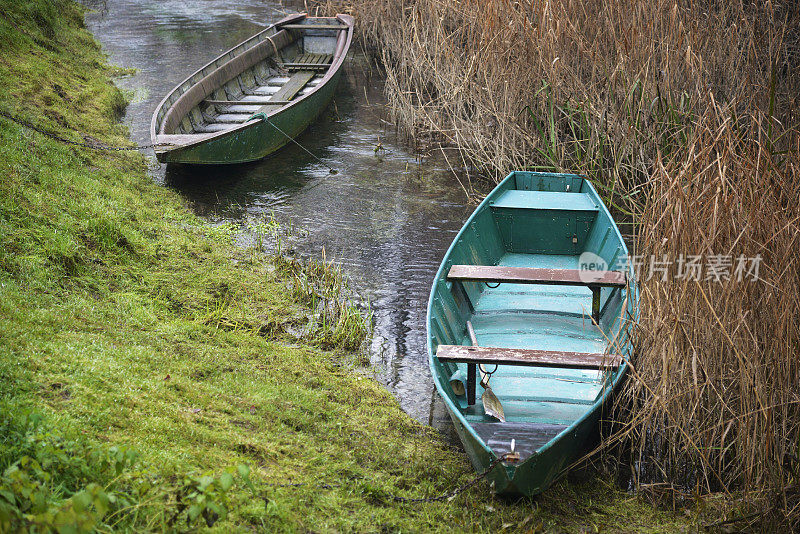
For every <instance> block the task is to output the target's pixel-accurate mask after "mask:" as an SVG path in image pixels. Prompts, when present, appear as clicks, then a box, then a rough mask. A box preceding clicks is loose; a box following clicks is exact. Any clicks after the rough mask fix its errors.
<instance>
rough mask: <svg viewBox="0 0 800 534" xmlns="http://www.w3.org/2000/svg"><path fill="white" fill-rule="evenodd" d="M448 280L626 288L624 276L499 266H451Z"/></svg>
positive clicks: (600, 272) (586, 271) (616, 273)
mask: <svg viewBox="0 0 800 534" xmlns="http://www.w3.org/2000/svg"><path fill="white" fill-rule="evenodd" d="M447 279H448V280H458V281H462V282H467V281H478V282H489V283H498V282H506V283H513V284H541V285H568V286H601V287H625V273H622V272H617V271H590V270H578V269H535V268H531V267H504V266H500V265H494V266H492V265H453V266H452V267H450V272H449V273H448V274H447Z"/></svg>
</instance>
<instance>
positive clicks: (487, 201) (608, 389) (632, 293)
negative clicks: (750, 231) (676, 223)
mask: <svg viewBox="0 0 800 534" xmlns="http://www.w3.org/2000/svg"><path fill="white" fill-rule="evenodd" d="M517 172H525V173H528V174H531V175H540V176H557V177H563V178H580V179H581V180H582V181H583V182H584V183H585V184H586V185H588V187H589V190H590V191H589V192H590V193H591V194H593V195H594V197H595V198H596V199H597V200H598V203H599V209H600V212H601V213H604V214H605V215H606V216H607V217H608V219H609V220H610V221H611V222H612V225H611V226H612V227H613V230H614V233H615V235H616V237H617V239H618V241H619V243H620V245H621V247H622V252H623V253H624V255H625V256H628V255H629V251H628V247H627V245H626V244H625V240H624V239H623V238H622V234H621V233H620V231H619V227H618V226H617V224H616V222H615V221H614V219H613V217H611V213H610V212H609V211H608V207H607V206H606V205H605V202H603V200H602V198H601V197H600V195H599V194H598V193H597V190H596V189H595V188H594V186H593V185H592V183H591V181H590V180H588V179H587V178H586V177H584V176H580V175H576V174H568V173H551V172H533V171H512V172H510V173H509V174H508V176H506V177H505V178H504V179H503V180H501V181H500V183H499V184H497V186H495V188H494V189H493V190H492V191H491V192H490V193H489V194H488V195H487V196H486V198H484V199H483V201H481V203H480V204H479V205H478V207H477V208H475V210H474V211H473V212H472V213H471V214H470V216H469V217H468V218H467V220H466V221H465V222H464V223H463V225H462V226H461V229H460V230H459V231H458V234H456V236H455V237H454V238H453V240H452V242H451V243H450V246H449V247H448V249H447V252H446V253H445V254H444V256H443V258H442V261H441V263H440V264H439V269H438V270H437V271H436V275H435V277H434V279H433V285H432V287H431V292H430V295H429V297H428V307H427V317H426V329H427V335H426V338H427V339H426V345H427V349H428V365H429V367H430V368H431V371H433V369H434V366H435V365H436V364H437V362H436V360H435V358H436V355H435V354H434V351H433V340H432V337H431V334H430V333H431V330H432V328H431V327H432V323H431V321H432V313H433V302H434V295H435V294H436V286H437V284H438V283H439V282H440V281H441V280H446V277H445V273H444V269H445V263H446V262H447V259H448V258H449V257H450V256H451V254H452V253H453V251H454V250H455V247H456V246H457V244H458V242H459V240H460V239H461V237H462V236H463V235H464V232H466V230H467V229H468V228H469V226H470V224H471V223H472V222H473V220H475V219H476V218H477V216H478V215H479V214H480V213H482V212H483V211H484V210H486V209H491V203H492V202H493V201H495V200H496V199H497V197H498V196H500V195H502V194H503V193H505V191H507V190H508V188H503V187H502V186H504V185H506V183H507V182H509V181H510V180H512V179H515V180H516V173H517ZM628 280H629V283H628V286H627V292H628V294H627V297H626V298H627V299H631V300H632V301H633V302H634V303H636V302H638V287H637V284H636V278H635V273H634V272H633V269H632V266H631V265H628ZM627 309H628V307H627V306H626V307H625V308H624V309H623V310H622V314H623V315H624V313H625V311H626V310H627ZM633 310H634V317H633V320H634V322H638V320H639V308H638V306H636V305H634V306H633ZM611 342H613V340H612V341H611ZM611 342H610V343H611ZM620 352H621V353H622V355H623V362H622V365H620V367H619V369H618V371H617V372H616V376H615V377H614V378H613V380H612V381H611V383H610V384H608V385H606V386H604V387H603V392H602V395H600V396H599V397H597V398H596V399H595V402H594V403H592V405H591V406H589V408H588V409H587V410H586V411H585V412H584V413H583V415H581V416H580V417H579V418H577V419H575V420H574V421H572V422H571V423H570V424H569V425H567V426H566V428H564V429H563V430H562V431H561V432H559V433H558V434H557V435H556V436H555V437H553V438H552V439H551V440H550V441H548V442H547V443H546V444H545V445H543V446H542V447H541V448H540V449H539V450H537V451H536V452H535V453H533V454H531V455H530V456H529V457H528V458H526V459H525V460H523V461H522V462H521V463H519V464H515V465H510V466H508V467H510V468H511V469H512V471H511V472H510V473H508V474H507V477H508V478H509V483H512V482H513V473H514V472H515V471H516V469H519V468H520V467H522V466H523V465H525V464H526V463H528V462H531V461H535V460H536V459H537V458H538V457H539V456H540V455H541V454H543V453H544V452H545V451H547V450H548V449H549V448H551V447H553V446H554V445H555V444H556V443H558V442H559V441H560V440H562V439H563V438H564V436H566V435H568V434H569V433H570V432H572V431H574V430H575V429H576V428H578V427H579V426H580V425H581V424H582V423H583V422H584V421H585V420H586V419H587V418H589V417H590V416H592V415H594V414H595V413H596V412H597V410H599V409H601V408H602V406H603V404H605V402H606V401H607V400H608V397H609V396H610V395H611V393H612V392H613V391H614V389H616V387H617V386H618V385H619V383H620V381H621V380H622V378H623V377H624V376H625V374H626V373H627V370H628V366H629V362H630V359H631V358H632V357H633V354H632V353H633V347H632V345H631V343H630V339H628V341H627V342H626V347H625V348H624V350H623V351H620ZM431 374H432V378H433V381H434V384H435V385H436V389H437V391H438V392H439V395H440V396H441V397H442V399H443V400H444V402H445V406H446V408H447V411H448V412H449V413H450V414H451V415H454V416H455V417H456V418H457V419H458V421H459V423H460V424H461V426H463V427H464V428H465V429H466V431H467V432H468V433H469V434H470V435H471V436H472V438H473V440H474V441H475V442H476V443H479V444H480V445H481V446H482V447H483V449H484V452H485V453H486V454H488V455H489V457H490V458H495V459H496V458H497V454H495V452H494V451H493V450H492V449H491V447H489V446H488V445H487V444H486V443H485V442H484V440H483V438H481V437H480V435H478V433H477V432H476V431H475V429H474V428H472V425H471V423H470V421H469V420H468V419H467V418H466V416H465V415H464V414H463V413H462V412H461V409H460V408H459V407H458V406H456V404H455V403H454V402H453V400H452V399H451V398H450V396H449V395H448V394H447V393H446V392H445V391H444V387H443V384H442V383H441V380H439V379H438V378H437V377H436V376H435V374H434V373H433V372H432V373H431ZM567 469H568V468H567ZM567 469H565V470H564V471H562V472H561V473H559V474H558V475H556V477H554V478H553V480H556V479H557V478H559V477H560V476H562V475H563V473H564V472H566V470H567ZM551 482H552V481H551Z"/></svg>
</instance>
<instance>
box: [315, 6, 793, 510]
mask: <svg viewBox="0 0 800 534" xmlns="http://www.w3.org/2000/svg"><path fill="white" fill-rule="evenodd" d="M324 9H327V10H329V11H334V10H337V9H338V10H342V9H346V10H349V11H351V12H353V13H354V14H356V15H357V17H358V21H359V22H358V26H359V29H360V31H361V32H362V34H363V37H365V41H366V42H367V43H371V44H372V45H374V50H375V52H376V55H378V57H380V58H381V59H382V61H383V64H384V66H385V68H386V72H387V85H386V93H387V96H388V99H389V103H390V108H391V111H392V113H393V114H394V118H395V119H396V121H397V123H398V125H399V126H400V127H401V129H402V131H404V132H406V133H407V134H408V135H409V138H410V139H413V140H414V141H415V142H416V143H417V144H418V145H420V144H422V143H423V142H424V143H426V144H427V147H428V148H430V147H436V146H442V147H451V148H455V153H456V154H457V160H454V159H453V156H452V152H450V151H447V152H445V154H447V153H448V152H449V153H450V154H451V155H450V156H449V158H450V159H449V161H450V163H451V165H452V166H453V167H460V168H462V169H464V168H465V169H477V170H478V171H479V172H481V173H482V174H484V175H490V176H492V177H494V178H495V179H497V178H500V177H502V176H504V175H505V173H506V172H507V171H508V170H511V169H520V168H529V169H557V170H564V171H569V172H578V173H582V174H586V175H588V176H589V177H590V178H591V179H593V180H594V181H595V183H596V184H598V185H600V186H601V188H602V191H603V194H604V196H605V198H606V200H607V201H608V202H609V203H610V204H611V205H612V206H613V207H614V209H615V211H616V214H617V216H618V217H625V218H627V219H628V220H630V221H632V222H633V223H634V224H635V227H636V228H637V230H638V231H637V243H636V252H637V254H640V255H643V256H644V257H648V256H650V255H656V256H657V257H658V259H659V260H661V259H662V256H664V255H666V258H667V260H668V261H670V262H673V264H672V270H671V272H670V274H669V276H668V279H667V280H666V281H662V280H661V279H660V278H661V276H660V275H659V276H657V277H654V278H651V279H647V269H645V272H644V273H643V274H644V277H643V280H642V328H641V329H640V336H639V342H638V346H639V351H638V353H639V356H638V360H637V362H636V370H635V373H634V379H633V380H630V381H629V382H628V386H627V389H626V391H625V396H626V397H627V399H628V401H629V402H628V403H627V406H629V407H630V413H629V414H628V415H626V418H627V420H628V423H627V426H625V428H624V431H623V432H622V433H621V434H619V435H618V438H620V439H623V440H626V442H627V443H628V444H630V445H632V448H633V449H634V450H635V451H638V452H637V453H636V460H637V463H636V465H637V466H639V467H640V468H639V469H638V470H637V473H638V474H639V475H640V476H642V477H644V478H646V480H644V479H643V480H642V481H643V482H645V481H647V482H652V481H663V482H666V483H667V485H668V487H672V488H681V489H682V490H686V489H687V488H688V486H691V487H692V489H693V491H694V492H698V493H700V494H708V493H712V492H720V493H721V494H722V495H723V496H724V495H731V494H732V493H733V492H736V493H737V495H739V496H741V495H742V494H743V493H744V494H745V497H746V498H745V499H744V500H743V501H740V502H743V503H745V505H746V506H745V508H747V507H751V508H752V507H754V509H755V510H756V511H762V512H763V511H765V510H767V509H772V508H775V507H777V509H779V510H780V511H781V512H782V513H781V514H779V516H780V517H782V518H784V519H786V520H789V521H796V520H797V518H798V517H800V510H799V509H798V508H797V506H798V501H797V499H795V498H793V495H794V493H795V491H796V485H797V482H798V480H797V477H798V475H797V473H798V470H800V459H799V458H800V451H799V450H798V448H799V447H800V411H798V402H800V395H799V394H800V365H799V364H798V363H797V361H798V352H799V351H800V320H798V310H799V309H800V278H798V272H800V265H799V264H798V262H800V259H798V256H800V253H798V250H800V248H799V246H800V242H799V241H798V240H799V239H800V237H798V234H799V233H800V230H798V226H799V225H800V222H799V221H798V218H799V217H800V209H799V208H798V199H799V198H800V170H799V169H800V156H799V155H798V152H800V146H799V145H800V133H799V132H798V119H799V118H798V114H797V113H798V112H797V110H798V108H797V103H798V98H800V13H799V12H798V9H800V8H798V7H797V5H795V3H793V2H766V3H762V2H722V3H718V2H713V3H712V2H710V1H705V2H703V1H693V0H683V1H674V0H669V1H667V0H647V1H643V0H620V1H617V2H600V1H577V0H561V1H549V0H541V1H534V2H521V1H509V0H494V1H488V2H478V1H474V2H470V1H461V0H417V1H403V2H396V1H394V0H350V1H349V2H345V3H344V4H341V3H340V4H338V5H337V4H336V3H333V2H329V3H328V4H327V5H326V6H325V7H324ZM681 255H683V257H688V256H695V255H702V256H703V259H702V261H703V262H707V261H708V258H709V257H713V256H719V255H723V256H731V257H732V261H733V263H734V265H732V266H731V267H730V273H731V275H733V274H734V270H735V267H736V265H735V264H736V261H737V259H738V257H739V256H744V257H747V258H751V257H755V256H756V255H760V256H761V258H762V260H761V264H760V270H759V276H760V279H759V280H758V281H753V280H751V279H750V278H749V277H744V278H745V279H744V280H741V281H738V280H736V278H737V277H736V276H732V277H731V278H732V279H731V280H723V281H721V282H715V281H707V280H704V279H702V278H701V280H699V281H689V280H678V279H677V278H676V276H675V275H676V274H677V272H676V263H675V262H676V261H677V260H678V258H680V257H681ZM704 277H705V273H704V275H703V278H704ZM612 441H613V440H612ZM643 465H647V466H649V467H648V468H647V469H642V468H641V466H643ZM776 495H777V496H779V498H777V499H776V498H775V496H776Z"/></svg>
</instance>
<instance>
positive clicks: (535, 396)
mask: <svg viewBox="0 0 800 534" xmlns="http://www.w3.org/2000/svg"><path fill="white" fill-rule="evenodd" d="M637 320H638V294H637V290H636V285H635V279H634V272H633V269H632V267H631V265H630V262H629V261H628V249H627V247H626V246H625V242H624V241H623V239H622V236H621V235H620V233H619V230H618V228H617V226H616V224H615V223H614V221H613V220H612V218H611V215H610V214H609V212H608V210H607V209H606V207H605V205H604V204H603V202H602V200H601V199H600V196H599V195H598V194H597V192H596V191H595V189H594V187H592V184H591V183H590V182H589V181H588V180H586V179H584V178H582V177H580V176H575V175H569V174H551V173H533V172H513V173H511V174H510V175H509V176H508V177H506V178H505V179H504V180H503V181H502V182H501V183H500V185H498V186H497V188H495V189H494V191H492V192H491V193H490V194H489V196H487V197H486V199H485V200H484V201H483V202H482V203H481V204H480V206H478V208H477V209H476V210H475V212H474V213H473V214H472V215H471V216H470V218H469V219H468V220H467V222H466V223H465V224H464V227H463V228H462V229H461V231H460V232H459V234H458V236H457V237H456V239H455V240H454V241H453V243H452V245H451V246H450V249H449V250H448V251H447V254H446V255H445V257H444V260H443V261H442V264H441V266H440V267H439V271H438V272H437V274H436V279H435V280H434V282H433V288H432V290H431V296H430V300H429V302H428V325H427V326H428V353H429V360H430V366H431V373H432V375H433V379H434V382H435V383H436V388H437V390H438V391H439V393H440V394H441V396H442V397H443V399H444V402H445V404H446V406H447V409H448V412H449V413H450V416H451V418H452V420H453V423H454V425H455V429H456V431H457V432H458V435H459V437H460V438H461V441H462V443H463V444H464V448H465V449H466V452H467V454H468V455H469V458H470V460H471V461H472V464H473V465H474V466H475V469H476V470H478V471H479V472H483V471H485V470H486V469H489V468H490V467H491V468H492V469H491V471H490V473H489V475H488V479H489V480H490V481H491V483H492V485H493V487H494V490H495V491H496V492H498V493H502V494H514V495H534V494H536V493H539V492H541V491H544V490H545V489H546V488H547V487H548V486H549V485H550V484H552V483H553V481H554V480H556V479H557V478H558V477H559V476H560V475H562V474H564V473H565V472H566V471H567V469H568V468H569V467H570V465H571V464H572V463H573V462H575V461H576V460H577V459H579V458H580V457H581V456H582V455H583V454H584V453H585V452H587V448H588V447H589V446H590V445H591V444H592V443H593V441H594V440H595V438H596V436H597V430H598V423H599V420H600V417H601V415H602V413H603V412H604V410H606V409H607V408H608V407H609V406H610V398H611V396H612V393H613V391H614V390H615V389H616V388H617V386H618V385H619V384H620V382H621V380H622V378H623V376H624V374H625V371H626V368H627V365H628V363H627V362H628V361H629V360H630V358H631V351H632V347H631V339H630V332H631V327H632V325H633V324H634V323H635V322H636V321H637Z"/></svg>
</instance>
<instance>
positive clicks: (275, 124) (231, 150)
mask: <svg viewBox="0 0 800 534" xmlns="http://www.w3.org/2000/svg"><path fill="white" fill-rule="evenodd" d="M340 78H341V71H337V72H336V73H334V74H333V76H332V77H331V79H330V80H329V81H328V82H327V83H326V84H325V86H324V87H320V88H319V89H318V90H317V91H315V92H314V93H313V94H311V95H309V96H308V97H307V98H305V99H303V100H302V101H299V102H298V103H297V104H295V105H293V106H291V107H288V108H286V109H284V110H283V111H281V112H279V113H277V114H275V115H272V116H270V117H269V123H267V122H265V121H264V120H259V121H253V123H252V124H251V125H248V126H247V127H245V128H242V129H236V130H234V131H231V132H230V133H228V134H227V135H225V136H220V137H215V138H212V139H209V140H207V141H203V142H199V143H196V144H193V145H189V146H185V147H180V148H176V149H173V150H167V151H156V157H157V158H158V161H160V162H161V163H183V164H195V165H217V164H236V163H248V162H251V161H257V160H260V159H263V158H265V157H267V156H269V155H270V154H272V153H274V152H276V151H278V150H280V149H281V148H283V147H284V146H285V145H286V144H288V143H290V142H292V140H293V139H294V138H295V137H297V136H298V135H300V134H301V133H303V131H305V130H306V129H307V128H308V127H309V126H310V125H311V124H313V123H314V121H316V120H317V118H318V117H319V115H320V114H321V113H322V112H323V111H324V110H325V109H326V108H327V107H328V105H329V104H330V102H331V100H333V96H334V94H335V92H336V88H337V86H338V84H339V79H340Z"/></svg>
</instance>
